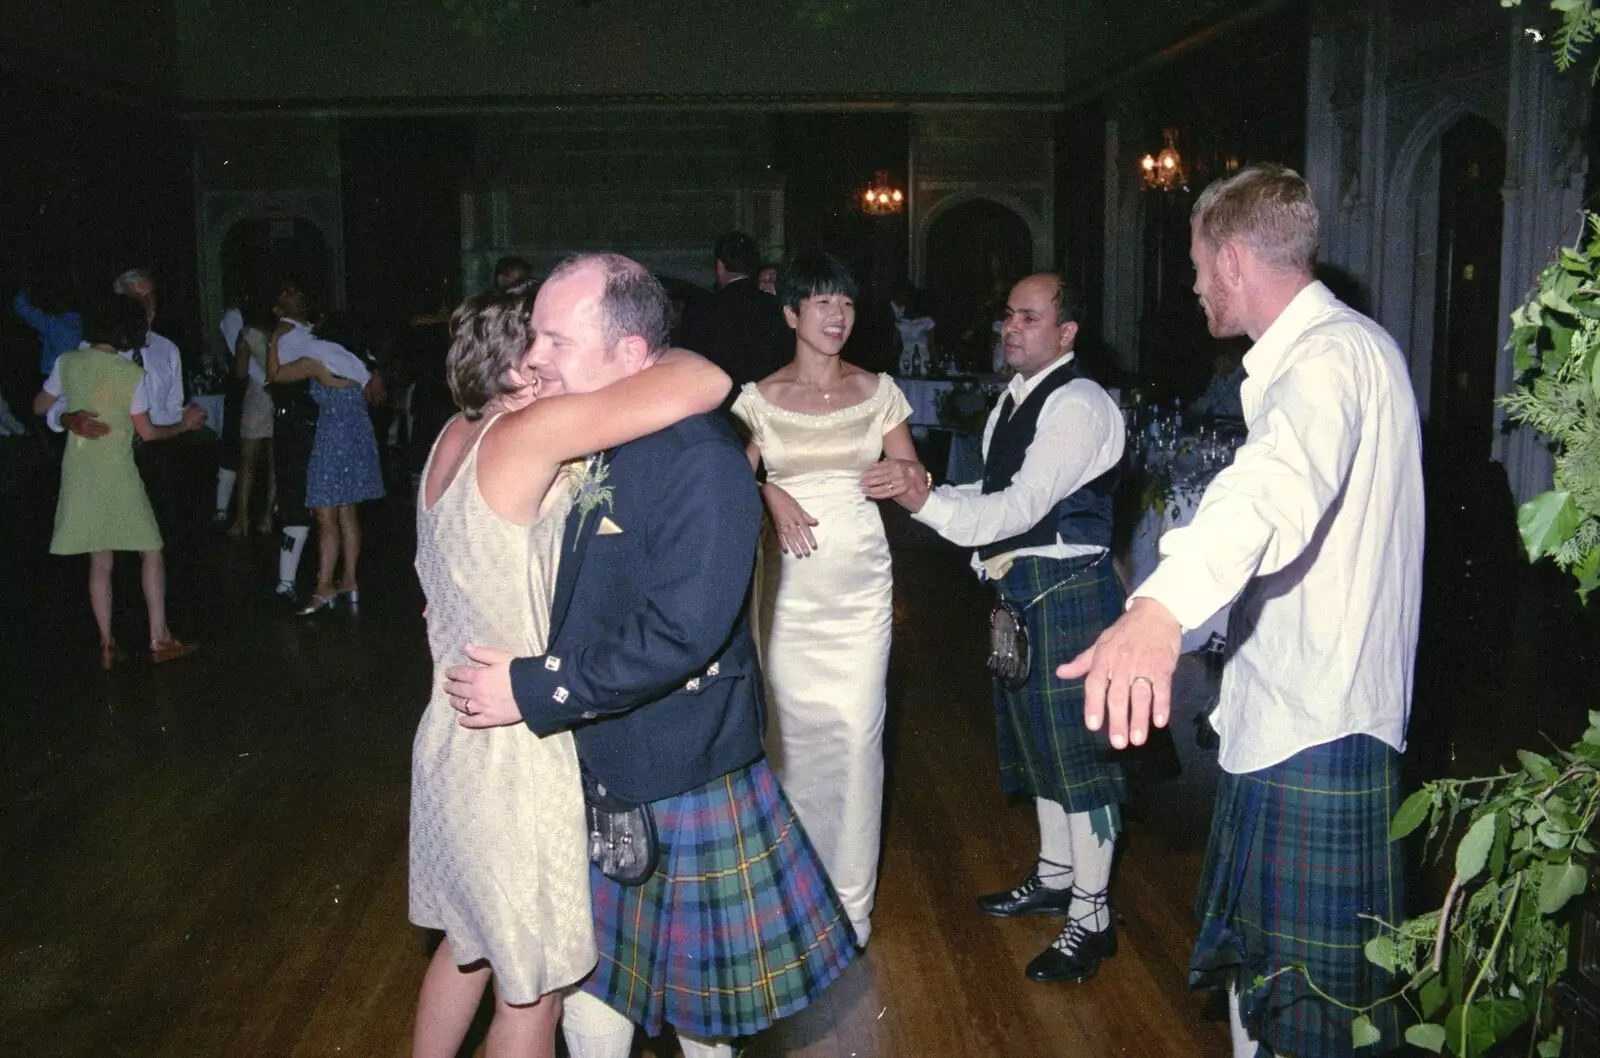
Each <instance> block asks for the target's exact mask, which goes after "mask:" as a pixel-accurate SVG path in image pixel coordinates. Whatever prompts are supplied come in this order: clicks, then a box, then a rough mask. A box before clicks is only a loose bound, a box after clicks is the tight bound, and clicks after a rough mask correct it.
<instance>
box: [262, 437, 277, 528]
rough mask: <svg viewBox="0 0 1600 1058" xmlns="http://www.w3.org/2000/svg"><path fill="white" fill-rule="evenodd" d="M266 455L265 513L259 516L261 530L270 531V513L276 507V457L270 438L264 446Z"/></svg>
mask: <svg viewBox="0 0 1600 1058" xmlns="http://www.w3.org/2000/svg"><path fill="white" fill-rule="evenodd" d="M264 449H265V452H266V456H267V505H266V507H264V508H262V509H263V510H264V511H265V512H266V513H265V514H263V515H262V516H261V531H262V532H263V533H271V532H272V514H273V512H274V511H276V510H277V509H278V457H277V456H276V455H275V454H273V451H272V438H270V437H269V438H267V443H266V445H265V446H264Z"/></svg>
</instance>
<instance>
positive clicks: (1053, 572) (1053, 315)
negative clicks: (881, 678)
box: [867, 274, 1124, 981]
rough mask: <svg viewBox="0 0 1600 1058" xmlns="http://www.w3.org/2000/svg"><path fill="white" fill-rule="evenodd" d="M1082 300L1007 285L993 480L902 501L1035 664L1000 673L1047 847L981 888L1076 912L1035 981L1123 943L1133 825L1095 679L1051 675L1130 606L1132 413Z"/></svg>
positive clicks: (990, 438) (1004, 734)
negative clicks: (1088, 686) (969, 554)
mask: <svg viewBox="0 0 1600 1058" xmlns="http://www.w3.org/2000/svg"><path fill="white" fill-rule="evenodd" d="M1077 317H1078V310H1077V307H1076V305H1075V304H1074V302H1073V297H1072V294H1071V292H1070V291H1069V290H1068V289H1067V287H1066V285H1065V283H1064V282H1063V281H1062V278H1061V277H1060V276H1058V275H1053V274H1043V275H1034V276H1029V277H1027V278H1026V279H1024V280H1022V281H1021V282H1019V283H1018V284H1017V285H1016V286H1015V287H1013V288H1012V289H1011V294H1010V296H1009V298H1008V299H1007V301H1006V315H1005V323H1004V326H1003V328H1002V331H1001V339H1002V341H1003V342H1004V344H1005V351H1006V362H1007V363H1008V364H1010V365H1011V366H1012V367H1013V368H1015V369H1016V371H1017V374H1016V375H1015V376H1014V377H1013V378H1012V379H1011V384H1010V386H1009V389H1008V391H1007V393H1006V396H1005V397H1004V399H1002V400H1001V402H1000V404H999V405H998V406H997V407H996V408H995V409H994V411H993V412H992V413H990V415H989V421H988V425H987V426H986V428H985V429H984V435H983V453H984V461H983V480H982V481H981V482H974V483H972V484H970V485H956V486H942V487H940V488H939V489H937V490H932V491H930V490H929V489H928V479H927V478H926V477H925V476H924V475H922V474H918V473H911V472H909V470H908V469H907V468H906V467H905V466H903V465H896V464H889V463H885V464H880V466H879V467H875V468H873V469H872V470H869V471H868V472H867V474H868V476H869V477H870V476H873V475H875V474H883V475H893V474H900V475H901V478H899V479H897V481H898V483H899V484H901V485H903V486H904V488H903V489H902V491H901V492H900V493H898V494H897V495H896V496H895V500H896V502H898V503H900V505H901V506H903V507H905V508H906V509H907V510H909V511H911V512H912V513H913V515H914V516H915V517H916V518H917V520H918V521H921V522H923V523H925V524H927V525H929V526H932V527H933V528H934V529H935V530H937V531H938V532H939V534H940V535H942V536H943V537H945V538H946V539H947V540H950V541H952V542H953V543H956V544H960V545H962V546H964V547H973V548H976V549H977V552H976V554H975V555H974V556H973V559H972V564H973V568H974V569H976V570H977V572H978V575H979V576H980V577H982V578H984V579H985V580H988V581H989V582H990V583H991V584H992V585H993V586H994V589H995V594H996V595H997V596H998V597H999V599H1000V600H1002V601H1003V602H1004V603H1007V604H1009V605H1010V607H1011V608H1012V612H1013V614H1020V615H1021V618H1022V621H1023V623H1024V624H1025V626H1026V629H1027V637H1028V644H1029V648H1030V650H1031V653H1032V661H1031V664H1030V666H1029V669H1028V672H1027V673H1026V675H1025V678H1022V679H1020V680H1018V681H1015V682H1013V683H1008V682H1007V681H1004V680H1000V679H997V680H996V682H995V732H996V736H997V739H998V742H999V758H1000V785H1001V786H1002V787H1003V788H1004V790H1005V792H1006V793H1008V794H1027V795H1029V796H1032V797H1033V798H1034V804H1035V808H1036V810H1037V812H1038V816H1039V857H1038V861H1037V863H1036V865H1035V866H1034V868H1033V869H1032V870H1030V871H1029V872H1028V874H1027V877H1025V878H1024V879H1023V880H1022V882H1021V883H1020V884H1018V885H1017V886H1016V887H1014V888H1012V889H1009V890H1005V891H1003V892H998V893H991V894H989V895H988V896H984V897H981V898H979V900H978V906H979V908H980V909H981V910H983V911H984V912H985V913H986V914H990V915H995V916H997V917H1000V918H1014V917H1016V916H1020V915H1038V914H1049V915H1065V916H1066V919H1067V922H1066V926H1065V928H1064V929H1062V931H1061V935H1060V936H1059V937H1057V938H1056V940H1055V942H1054V943H1052V944H1051V945H1050V947H1048V948H1046V949H1045V950H1044V951H1043V952H1042V953H1040V954H1039V956H1038V957H1037V958H1035V959H1034V960H1033V961H1032V962H1031V963H1029V964H1028V968H1027V975H1028V977H1029V978H1030V979H1032V980H1035V981H1060V980H1066V979H1069V978H1070V979H1076V980H1080V981H1081V980H1087V979H1088V978H1089V977H1091V976H1093V975H1094V973H1095V971H1096V969H1097V968H1098V967H1099V965H1100V963H1101V962H1103V961H1104V960H1106V959H1107V958H1109V957H1111V956H1112V955H1114V954H1115V953H1116V950H1117V935H1116V925H1115V923H1114V921H1113V920H1112V916H1111V911H1110V908H1109V907H1108V905H1107V902H1106V888H1107V885H1108V883H1109V882H1110V878H1111V859H1112V853H1113V851H1114V849H1115V842H1116V835H1117V831H1118V829H1119V828H1120V825H1121V813H1120V811H1119V808H1118V805H1119V802H1120V801H1121V800H1122V790H1123V778H1122V766H1121V764H1120V763H1118V762H1117V761H1115V760H1113V759H1110V754H1109V752H1108V751H1107V750H1106V749H1105V747H1104V744H1103V742H1101V741H1098V740H1096V739H1095V737H1094V736H1093V735H1092V734H1091V733H1090V732H1089V731H1088V730H1086V729H1085V728H1084V725H1083V688H1082V686H1081V685H1077V684H1063V683H1061V682H1060V681H1058V680H1056V679H1055V678H1054V677H1053V676H1052V675H1051V674H1052V673H1053V671H1054V670H1055V667H1056V665H1057V664H1059V663H1060V662H1062V661H1065V660H1067V659H1068V658H1071V657H1073V656H1074V655H1076V654H1077V653H1078V651H1080V650H1082V649H1083V648H1084V647H1086V646H1088V645H1089V644H1090V643H1092V642H1093V641H1094V638H1095V637H1096V636H1098V635H1099V634H1100V632H1101V630H1102V629H1104V628H1105V627H1106V626H1107V625H1108V624H1110V623H1111V622H1112V621H1113V620H1115V619H1116V617H1117V615H1118V614H1119V613H1121V612H1122V601H1123V597H1122V587H1121V585H1120V584H1119V583H1118V581H1117V578H1116V575H1115V574H1114V573H1113V572H1112V569H1111V562H1110V547H1111V497H1112V493H1113V492H1114V491H1115V488H1116V482H1117V475H1118V467H1119V465H1120V464H1121V462H1122V450H1123V442H1124V427H1123V422H1122V412H1121V410H1120V409H1119V408H1118V407H1117V405H1116V402H1115V401H1113V400H1112V399H1111V397H1110V395H1109V394H1107V393H1106V391H1105V390H1104V389H1102V388H1100V386H1099V385H1097V384H1096V383H1094V382H1091V381H1090V380H1089V379H1087V378H1085V377H1084V376H1083V374H1082V372H1081V371H1080V369H1079V366H1078V363H1077V359H1076V357H1075V356H1074V354H1073V342H1074V340H1075V339H1076V338H1077V334H1078V324H1077V322H1076V321H1077Z"/></svg>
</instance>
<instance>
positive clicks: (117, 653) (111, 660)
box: [100, 639, 122, 672]
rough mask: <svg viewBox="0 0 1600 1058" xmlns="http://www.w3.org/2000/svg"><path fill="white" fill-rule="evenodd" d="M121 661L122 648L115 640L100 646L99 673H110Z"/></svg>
mask: <svg viewBox="0 0 1600 1058" xmlns="http://www.w3.org/2000/svg"><path fill="white" fill-rule="evenodd" d="M121 660H122V648H121V647H119V646H117V641H116V640H115V639H112V640H109V641H107V642H105V643H101V644H100V671H101V672H110V671H111V670H112V669H114V668H116V667H117V663H118V662H119V661H121Z"/></svg>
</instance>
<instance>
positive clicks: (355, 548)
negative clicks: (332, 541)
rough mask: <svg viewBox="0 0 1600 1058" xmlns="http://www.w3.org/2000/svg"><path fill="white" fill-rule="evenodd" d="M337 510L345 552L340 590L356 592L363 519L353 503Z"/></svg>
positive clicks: (340, 535)
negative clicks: (357, 564)
mask: <svg viewBox="0 0 1600 1058" xmlns="http://www.w3.org/2000/svg"><path fill="white" fill-rule="evenodd" d="M337 510H338V512H339V537H340V540H341V544H342V548H343V551H344V579H343V580H341V581H340V582H339V590H340V591H355V590H356V587H357V586H358V584H359V581H357V580H356V562H357V561H359V560H360V558H361V518H360V516H359V515H358V514H357V513H356V505H355V504H353V503H347V504H345V505H344V506H343V507H339V508H337ZM329 576H330V577H331V576H332V574H331V573H330V574H329Z"/></svg>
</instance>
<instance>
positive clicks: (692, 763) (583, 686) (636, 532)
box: [511, 415, 766, 804]
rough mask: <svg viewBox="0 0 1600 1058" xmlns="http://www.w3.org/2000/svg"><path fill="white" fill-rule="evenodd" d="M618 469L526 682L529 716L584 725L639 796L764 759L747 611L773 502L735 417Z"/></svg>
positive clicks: (595, 760) (761, 706) (570, 543)
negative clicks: (767, 505) (764, 516)
mask: <svg viewBox="0 0 1600 1058" xmlns="http://www.w3.org/2000/svg"><path fill="white" fill-rule="evenodd" d="M606 465H607V467H608V468H609V473H608V476H607V479H606V481H605V485H607V486H609V487H610V488H611V490H612V503H611V507H610V508H609V509H608V508H607V506H606V505H605V504H603V503H602V504H600V505H599V506H597V507H595V508H594V509H593V510H591V511H590V512H589V514H588V515H587V517H585V516H583V515H582V513H581V511H580V510H579V508H578V507H577V506H576V505H574V507H573V511H572V514H571V515H570V516H569V518H568V520H567V530H566V537H565V539H564V541H563V543H562V552H561V570H560V573H559V575H558V577H557V580H556V589H555V601H554V604H553V606H552V615H551V630H550V644H549V647H548V648H547V651H546V653H544V654H541V655H539V656H538V657H533V658H518V659H517V660H515V661H513V662H512V663H511V686H512V691H513V693H514V694H515V696H516V700H517V708H518V710H519V711H520V712H521V713H522V718H523V720H524V721H525V722H526V723H527V725H528V727H530V728H531V729H532V730H533V731H535V732H536V733H538V734H540V735H546V734H549V733H551V732H554V731H560V730H564V729H567V728H571V729H572V733H573V736H574V738H575V739H576V740H577V746H578V757H579V759H580V760H581V761H582V762H583V765H584V767H585V769H586V770H587V771H588V772H589V774H590V775H592V776H593V777H594V778H595V779H596V780H598V781H599V783H600V785H602V786H603V787H605V789H606V791H607V794H608V796H609V797H610V798H614V799H616V800H620V801H625V802H628V803H634V804H637V803H643V802H646V801H654V800H658V799H660V798H663V797H669V796H672V795H673V794H679V793H683V792H684V791H686V790H692V789H694V788H695V787H697V786H703V785H705V784H706V783H708V782H711V781H712V780H714V779H717V778H719V777H721V776H723V775H726V774H727V773H728V772H730V771H734V770H736V769H738V768H741V767H744V766H745V765H747V764H750V763H752V762H753V761H755V760H756V759H758V758H759V757H760V756H761V752H762V750H761V738H762V734H763V728H764V725H765V716H766V706H765V696H764V693H763V690H762V683H761V670H760V668H759V666H758V664H757V662H756V650H755V642H754V640H753V639H752V637H751V634H750V624H749V619H748V614H747V613H746V600H747V598H748V595H749V588H750V578H751V574H752V572H753V571H754V568H755V552H756V541H757V539H758V537H759V536H760V532H761V498H760V495H759V493H758V492H757V489H756V483H755V477H754V475H753V474H752V473H751V471H750V462H749V459H748V458H747V457H746V455H745V451H744V448H743V446H742V445H740V443H739V441H738V439H737V438H736V437H735V435H734V432H733V430H732V428H731V427H730V426H729V425H728V423H727V422H726V420H725V419H724V418H723V417H722V416H721V415H697V416H694V417H692V418H689V419H685V420H684V421H682V422H680V423H678V424H677V425H676V426H672V427H669V428H668V429H666V430H662V431H661V432H659V433H655V434H651V435H650V436H649V437H645V438H641V439H640V440H638V441H634V442H632V443H630V444H626V445H623V446H622V447H621V448H618V449H615V450H614V451H613V452H612V453H611V454H610V456H609V458H608V459H607V464H606ZM580 521H581V522H582V523H583V524H582V527H581V532H580V529H579V522H580ZM602 525H604V526H605V530H604V531H602V528H601V527H602ZM616 530H620V531H616Z"/></svg>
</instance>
